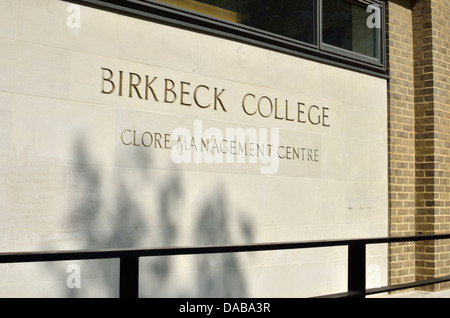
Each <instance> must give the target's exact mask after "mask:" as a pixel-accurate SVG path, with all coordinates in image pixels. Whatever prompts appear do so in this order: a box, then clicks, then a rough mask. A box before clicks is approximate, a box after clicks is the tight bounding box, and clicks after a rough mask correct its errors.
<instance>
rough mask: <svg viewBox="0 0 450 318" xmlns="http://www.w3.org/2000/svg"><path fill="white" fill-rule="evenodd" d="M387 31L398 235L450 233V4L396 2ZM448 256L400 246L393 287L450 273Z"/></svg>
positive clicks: (395, 250)
mask: <svg viewBox="0 0 450 318" xmlns="http://www.w3.org/2000/svg"><path fill="white" fill-rule="evenodd" d="M386 27H387V33H386V34H387V51H388V70H389V75H390V79H389V89H388V91H389V93H388V95H389V108H388V109H389V140H390V141H389V180H390V182H389V183H390V191H389V197H390V199H389V202H390V204H389V205H390V233H391V235H421V234H439V233H448V231H449V223H448V222H449V220H450V219H449V213H450V210H449V193H450V192H449V190H450V189H449V165H448V164H449V140H450V139H449V138H450V137H449V127H450V126H449V105H450V103H449V83H448V78H449V60H450V59H449V52H448V45H449V38H448V35H449V3H448V2H446V1H389V2H388V3H387V23H386ZM448 252H449V250H448V242H444V241H442V242H425V243H417V244H416V245H415V246H414V245H413V244H400V245H395V246H392V247H391V252H390V266H391V268H390V273H391V274H390V277H391V280H392V283H403V282H409V281H414V280H421V279H424V278H433V277H439V276H442V275H446V274H448V268H449V267H448V266H449V264H448V257H449V255H448ZM443 285H445V284H443ZM442 287H445V286H440V285H435V286H429V287H428V288H438V289H439V288H442Z"/></svg>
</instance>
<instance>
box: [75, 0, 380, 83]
mask: <svg viewBox="0 0 450 318" xmlns="http://www.w3.org/2000/svg"><path fill="white" fill-rule="evenodd" d="M78 1H81V2H85V3H88V4H89V3H90V4H94V5H100V6H102V7H107V8H111V9H113V10H119V11H125V12H126V13H131V14H137V15H140V16H143V17H148V18H151V19H159V20H161V21H164V22H169V23H173V24H177V25H181V26H183V27H186V26H187V27H190V28H194V29H197V30H200V31H206V32H209V33H213V34H218V35H220V36H227V37H231V38H234V39H237V40H240V41H246V42H249V43H252V44H257V45H260V46H263V47H267V48H270V49H276V50H281V51H284V52H287V53H290V54H295V55H299V56H302V57H307V58H311V59H315V60H320V61H321V62H328V63H331V64H338V65H339V66H343V67H349V68H353V69H354V68H358V69H362V70H366V71H369V72H372V73H374V72H375V73H377V74H382V73H383V72H384V70H385V65H384V38H383V36H382V35H383V34H384V1H383V0H78ZM374 19H375V20H377V21H375V22H376V23H373V21H372V20H374Z"/></svg>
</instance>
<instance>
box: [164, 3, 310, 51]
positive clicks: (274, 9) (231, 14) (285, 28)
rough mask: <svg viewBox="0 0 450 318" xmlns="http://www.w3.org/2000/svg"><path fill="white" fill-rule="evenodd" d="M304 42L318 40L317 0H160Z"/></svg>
mask: <svg viewBox="0 0 450 318" xmlns="http://www.w3.org/2000/svg"><path fill="white" fill-rule="evenodd" d="M160 1H161V2H164V3H167V4H171V5H174V6H177V7H180V8H184V9H188V10H192V11H196V12H199V13H202V14H205V15H209V16H213V17H216V18H219V19H223V20H227V21H229V22H235V23H239V24H243V25H246V26H249V27H252V28H255V29H259V30H263V31H267V32H271V33H274V34H277V35H281V36H284V37H288V38H291V39H294V40H299V41H302V42H307V43H313V42H314V26H315V12H314V1H315V0H300V1H293V0H278V1H273V0H197V1H195V0H160Z"/></svg>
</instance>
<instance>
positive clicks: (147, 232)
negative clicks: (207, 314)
mask: <svg viewBox="0 0 450 318" xmlns="http://www.w3.org/2000/svg"><path fill="white" fill-rule="evenodd" d="M86 141H87V140H86V139H85V138H83V136H82V135H80V137H79V139H78V140H77V141H76V142H75V143H74V145H73V151H74V154H75V162H76V163H77V164H75V165H73V166H71V173H70V175H71V178H70V181H69V182H68V199H67V217H66V223H67V227H68V230H69V232H71V233H72V235H73V237H72V238H69V240H72V241H73V240H75V241H76V246H77V249H86V250H89V249H100V248H134V247H171V246H174V245H175V244H177V242H180V239H181V240H183V236H182V235H183V234H182V233H180V227H181V226H182V224H180V215H181V213H183V212H182V210H183V209H182V207H183V206H184V205H185V204H186V202H191V201H190V199H189V198H185V197H184V195H185V189H184V188H183V184H182V177H183V174H181V173H179V171H171V172H170V173H167V174H157V176H158V177H161V176H164V178H163V179H156V178H155V175H153V174H152V171H153V169H151V167H150V166H151V159H152V158H151V156H150V155H149V154H146V155H140V156H136V157H135V158H134V160H136V166H137V167H139V168H136V169H137V170H135V169H130V168H127V167H122V168H121V167H110V168H108V171H107V172H106V171H105V168H104V167H100V166H94V165H89V164H88V163H89V162H92V161H91V158H90V154H89V151H88V148H87V146H86V145H87V143H86ZM153 172H154V171H153ZM111 175H112V176H111ZM193 177H194V176H193ZM141 188H145V189H147V190H146V191H149V190H148V189H151V193H150V195H149V196H147V195H148V193H147V192H146V191H142V192H139V189H141ZM151 200H153V202H151V207H152V208H151V209H149V207H148V206H149V204H148V203H149V201H151ZM227 201H228V199H227V195H226V191H225V188H224V187H223V186H222V187H220V188H218V189H217V191H215V192H214V193H209V194H206V192H205V196H204V197H203V198H202V204H201V205H200V209H199V210H198V212H197V217H196V218H195V225H194V226H193V227H192V230H191V231H193V232H192V236H193V237H194V243H195V244H196V245H222V244H232V243H233V233H232V232H231V228H232V227H230V216H229V214H230V211H229V208H228V207H227ZM189 217H193V216H189ZM235 226H236V225H235ZM238 227H240V229H241V233H242V234H243V236H244V237H245V239H246V240H249V241H251V239H252V230H251V227H250V226H249V225H248V224H247V223H245V222H241V223H240V224H239V225H238ZM174 257H175V256H171V257H151V260H149V261H148V262H145V263H143V266H141V267H140V273H141V277H142V275H143V274H144V276H145V275H150V276H151V278H150V279H141V283H140V296H141V297H245V296H246V295H247V292H246V286H245V278H244V274H243V273H242V268H240V266H239V259H238V257H237V256H236V255H233V254H228V253H227V254H214V255H198V256H194V257H188V258H186V259H183V260H182V262H184V261H185V262H190V264H189V268H191V269H192V272H191V273H190V274H189V275H190V276H191V277H193V279H192V280H191V281H190V283H186V282H181V281H177V279H176V277H177V275H178V274H179V273H177V267H176V266H175V265H174V264H175V259H174ZM71 263H79V264H81V265H80V268H81V277H82V282H83V284H82V285H81V288H69V287H67V288H65V289H64V294H63V295H60V296H58V297H118V294H119V292H118V289H119V277H118V273H119V262H118V260H99V261H80V262H75V261H74V262H71ZM62 266H64V265H61V264H60V265H58V263H51V265H49V266H48V269H49V270H50V271H52V272H59V273H61V272H64V275H66V277H67V276H68V275H69V274H67V273H66V271H65V269H63V268H62ZM66 266H67V264H66ZM143 282H145V284H143ZM94 294H95V295H94ZM98 294H100V295H101V296H98Z"/></svg>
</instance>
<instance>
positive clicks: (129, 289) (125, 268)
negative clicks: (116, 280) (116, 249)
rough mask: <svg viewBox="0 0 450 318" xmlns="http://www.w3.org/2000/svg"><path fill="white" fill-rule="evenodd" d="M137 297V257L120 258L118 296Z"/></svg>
mask: <svg viewBox="0 0 450 318" xmlns="http://www.w3.org/2000/svg"><path fill="white" fill-rule="evenodd" d="M138 297H139V258H138V257H121V258H120V298H138Z"/></svg>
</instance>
